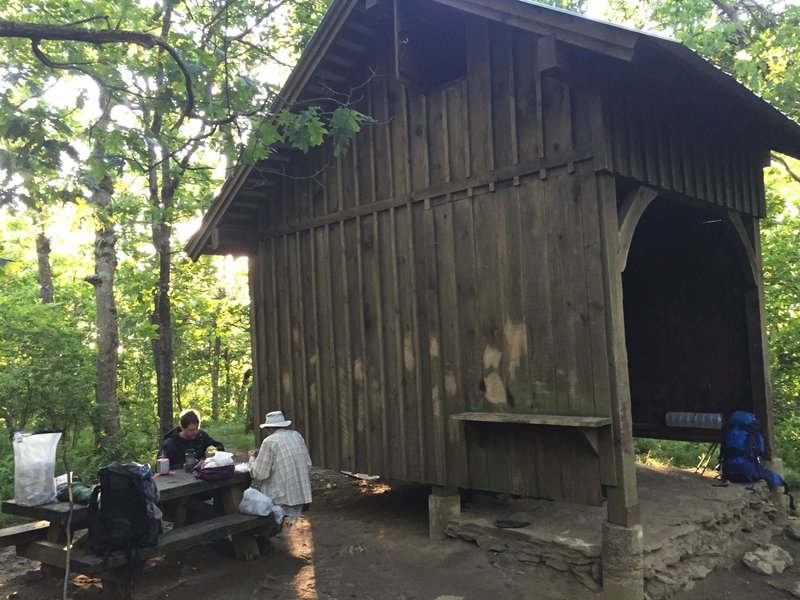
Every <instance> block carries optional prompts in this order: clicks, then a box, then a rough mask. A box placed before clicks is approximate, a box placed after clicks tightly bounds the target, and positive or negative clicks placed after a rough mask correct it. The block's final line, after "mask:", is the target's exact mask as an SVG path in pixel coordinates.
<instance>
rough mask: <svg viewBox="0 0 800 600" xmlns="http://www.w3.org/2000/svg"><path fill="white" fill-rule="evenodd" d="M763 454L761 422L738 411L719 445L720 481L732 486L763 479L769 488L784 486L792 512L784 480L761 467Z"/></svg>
mask: <svg viewBox="0 0 800 600" xmlns="http://www.w3.org/2000/svg"><path fill="white" fill-rule="evenodd" d="M763 455H764V436H763V435H761V421H760V420H759V419H758V417H757V416H756V415H754V414H753V413H750V412H745V411H743V410H737V411H736V412H734V413H733V414H731V416H730V417H729V418H728V430H727V431H726V432H725V441H724V442H723V443H722V456H721V458H720V465H721V467H722V478H723V479H726V480H728V481H731V482H733V483H749V484H753V483H755V482H756V481H759V480H761V479H763V480H764V481H766V482H767V485H769V487H770V489H772V488H774V487H778V486H783V489H784V492H783V493H784V494H786V495H787V496H789V504H790V506H791V507H792V510H794V497H793V496H792V495H791V494H790V493H789V487H788V486H787V485H786V482H785V481H784V480H783V477H781V476H780V475H778V474H777V473H775V472H774V471H770V470H769V469H767V468H765V467H763V466H762V465H761V457H762V456H763Z"/></svg>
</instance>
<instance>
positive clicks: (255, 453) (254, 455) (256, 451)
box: [247, 449, 258, 458]
mask: <svg viewBox="0 0 800 600" xmlns="http://www.w3.org/2000/svg"><path fill="white" fill-rule="evenodd" d="M247 454H249V455H250V456H252V457H253V458H256V457H257V456H258V449H255V450H250V451H249V452H248V453H247Z"/></svg>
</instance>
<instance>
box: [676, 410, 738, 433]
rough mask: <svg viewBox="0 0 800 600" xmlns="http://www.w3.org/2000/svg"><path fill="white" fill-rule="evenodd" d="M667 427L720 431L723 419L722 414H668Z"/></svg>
mask: <svg viewBox="0 0 800 600" xmlns="http://www.w3.org/2000/svg"><path fill="white" fill-rule="evenodd" d="M666 420H667V426H668V427H691V428H693V429H722V428H723V427H724V425H725V417H724V416H723V415H722V413H706V412H668V413H667V418H666Z"/></svg>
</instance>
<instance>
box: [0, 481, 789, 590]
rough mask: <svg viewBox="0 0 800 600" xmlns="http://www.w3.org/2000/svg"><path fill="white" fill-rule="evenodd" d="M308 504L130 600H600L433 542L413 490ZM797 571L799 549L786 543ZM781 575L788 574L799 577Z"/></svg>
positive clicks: (13, 561)
mask: <svg viewBox="0 0 800 600" xmlns="http://www.w3.org/2000/svg"><path fill="white" fill-rule="evenodd" d="M312 479H313V485H314V504H313V507H312V509H311V510H310V511H309V512H307V513H305V514H304V516H303V517H300V518H299V519H297V520H295V521H294V523H293V524H292V525H291V526H289V527H286V528H284V531H283V532H282V533H281V535H280V536H279V537H278V538H274V539H273V541H272V544H271V547H270V549H269V551H268V552H267V553H266V554H265V555H263V556H262V557H261V558H259V559H257V560H255V561H252V562H249V563H242V562H240V561H237V560H235V559H234V558H233V556H232V552H231V550H230V547H229V544H228V543H226V542H224V541H220V542H216V543H213V544H208V545H206V546H203V547H199V548H195V549H192V550H190V551H186V552H183V553H180V554H171V555H168V556H166V557H163V558H161V559H157V560H154V561H152V562H151V564H150V565H149V566H148V568H147V570H146V571H145V574H144V576H143V577H142V578H141V579H140V580H139V582H138V584H137V587H136V590H135V592H134V598H137V599H141V600H144V599H148V600H149V599H156V598H163V599H170V600H198V599H204V598H209V599H210V598H220V599H229V598H230V599H240V598H241V599H249V598H264V599H274V600H293V599H304V600H305V599H308V600H310V599H326V600H327V599H398V600H412V599H419V600H437V599H438V600H458V599H463V600H473V599H475V600H477V599H484V598H486V599H493V598H504V599H505V598H508V599H517V598H519V599H536V600H561V599H566V598H569V599H576V600H593V599H597V598H602V597H603V595H602V594H600V593H595V592H591V591H590V590H588V589H587V588H586V587H584V586H583V585H582V584H580V583H579V582H577V581H576V580H574V579H573V578H571V577H570V576H568V575H564V574H562V573H559V572H558V571H555V570H553V569H551V568H549V567H545V566H542V565H523V564H518V563H515V562H513V561H509V560H508V559H507V558H505V557H504V556H503V555H502V554H501V555H496V554H493V553H491V552H486V551H484V550H481V549H480V548H478V547H477V546H475V545H473V544H469V543H465V542H463V541H457V540H442V541H430V540H429V539H428V534H427V494H428V490H427V489H426V488H425V487H423V486H417V485H408V484H403V485H395V486H393V487H391V488H390V487H389V486H387V485H384V484H382V483H370V484H364V483H359V482H357V481H356V480H354V479H352V478H349V477H346V476H344V475H341V474H339V473H333V472H330V471H323V470H319V469H314V470H313V473H312ZM783 544H784V545H785V546H786V547H787V548H788V549H790V551H791V552H792V554H793V555H795V556H796V557H797V558H798V563H800V543H797V542H794V541H789V540H785V541H783ZM797 569H798V568H797V567H795V569H793V571H794V574H792V573H787V574H786V575H787V577H794V578H795V579H796V578H797V572H798V570H797ZM101 595H102V589H101V585H100V582H99V580H96V579H90V578H86V577H82V576H79V577H75V578H73V579H72V580H71V582H70V586H69V597H70V598H73V599H75V600H85V599H88V598H97V597H100V596H101ZM788 597H789V596H788V595H787V594H786V592H784V591H780V590H777V589H774V588H773V587H770V586H769V585H768V584H767V580H766V578H763V577H761V576H759V575H756V574H754V573H751V572H749V571H746V570H745V569H744V567H741V565H740V564H739V563H738V562H737V563H734V564H733V566H732V569H731V570H730V571H725V570H722V571H717V572H715V573H712V575H710V576H709V577H708V578H707V579H706V580H704V581H703V582H700V583H699V584H697V586H696V587H695V589H694V590H692V591H690V592H683V593H681V594H680V595H678V596H675V598H677V599H678V600H699V599H704V600H713V599H717V598H718V599H723V598H726V599H732V600H744V599H750V598H759V600H773V599H775V600H777V599H779V598H788ZM53 598H61V582H60V581H59V580H56V579H49V578H45V577H44V576H43V575H42V574H41V572H40V571H39V568H38V564H37V563H33V562H30V561H27V560H24V559H18V558H16V556H15V555H14V553H13V549H6V550H4V551H3V552H2V553H0V600H4V599H14V600H50V599H53Z"/></svg>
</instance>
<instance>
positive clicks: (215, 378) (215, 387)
mask: <svg viewBox="0 0 800 600" xmlns="http://www.w3.org/2000/svg"><path fill="white" fill-rule="evenodd" d="M214 321H215V322H214V329H216V319H215V320H214ZM221 348H222V339H221V338H220V337H219V334H218V333H216V334H214V351H213V356H212V359H211V360H212V362H211V420H212V421H216V420H217V419H219V391H220V390H219V358H220V356H219V355H220V350H221Z"/></svg>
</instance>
